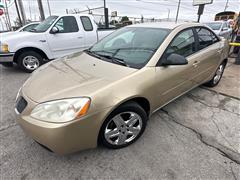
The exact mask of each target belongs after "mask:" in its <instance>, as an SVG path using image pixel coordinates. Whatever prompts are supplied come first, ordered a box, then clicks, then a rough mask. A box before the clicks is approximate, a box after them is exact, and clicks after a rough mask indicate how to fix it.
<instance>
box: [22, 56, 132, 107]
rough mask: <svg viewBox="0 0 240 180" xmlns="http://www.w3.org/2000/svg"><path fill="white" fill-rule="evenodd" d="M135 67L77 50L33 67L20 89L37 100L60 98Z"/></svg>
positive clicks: (103, 85) (107, 82)
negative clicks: (36, 67) (38, 66)
mask: <svg viewBox="0 0 240 180" xmlns="http://www.w3.org/2000/svg"><path fill="white" fill-rule="evenodd" d="M135 71H137V70H136V69H133V68H129V67H125V66H121V65H118V64H113V63H110V62H106V61H103V60H100V59H97V58H94V57H92V56H90V55H88V54H86V53H77V54H74V55H73V56H71V57H69V56H68V57H65V58H62V59H59V60H55V61H52V62H50V63H48V64H46V65H44V66H43V67H40V68H39V69H38V70H36V71H35V72H34V73H33V74H32V75H31V77H30V78H29V79H28V80H27V81H26V82H25V84H24V85H23V87H22V93H23V94H24V95H25V96H27V97H28V98H30V99H31V100H33V101H35V102H38V103H41V102H46V101H51V100H56V99H62V98H71V97H80V96H89V97H91V95H93V94H94V93H96V92H97V91H98V90H101V89H102V88H106V87H107V86H109V85H111V84H112V83H114V82H116V81H118V80H120V79H122V78H124V77H126V76H128V75H129V74H131V73H133V72H135Z"/></svg>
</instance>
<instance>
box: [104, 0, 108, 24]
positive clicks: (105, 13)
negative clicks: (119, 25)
mask: <svg viewBox="0 0 240 180" xmlns="http://www.w3.org/2000/svg"><path fill="white" fill-rule="evenodd" d="M103 3H104V5H103V7H104V17H105V28H108V27H109V25H108V8H106V0H103Z"/></svg>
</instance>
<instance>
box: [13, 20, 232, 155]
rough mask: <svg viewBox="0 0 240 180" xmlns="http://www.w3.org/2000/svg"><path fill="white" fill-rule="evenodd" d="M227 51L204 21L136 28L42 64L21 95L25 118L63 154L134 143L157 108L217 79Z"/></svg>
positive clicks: (30, 129)
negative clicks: (200, 22)
mask: <svg viewBox="0 0 240 180" xmlns="http://www.w3.org/2000/svg"><path fill="white" fill-rule="evenodd" d="M227 53H228V45H227V42H226V40H224V39H221V38H219V37H218V36H216V35H215V34H214V32H212V31H211V30H210V29H209V28H207V27H205V26H204V25H201V24H195V23H182V24H175V23H150V24H138V25H132V26H128V27H125V28H122V29H120V30H117V31H115V32H114V33H112V34H111V35H109V36H107V37H105V38H104V39H102V40H101V41H100V42H98V43H97V44H95V45H94V46H92V47H91V48H89V49H88V50H86V51H84V52H80V53H77V54H74V55H72V56H68V57H65V58H62V59H59V60H55V61H52V62H50V63H48V64H46V65H44V66H42V67H41V68H39V69H38V70H36V71H35V72H34V73H33V74H32V75H31V77H30V78H29V79H28V80H27V81H26V82H25V83H24V85H23V86H22V88H21V89H20V91H19V93H18V96H17V100H16V106H15V111H16V114H17V119H18V122H19V124H20V125H21V127H22V128H23V129H24V131H25V132H26V133H27V134H29V135H30V136H31V137H32V138H33V139H34V140H35V141H37V142H38V143H40V144H41V145H43V146H45V147H47V148H48V149H50V150H51V151H53V152H56V153H58V154H66V153H72V152H76V151H79V150H83V149H87V148H94V147H96V146H97V145H98V144H101V145H104V146H106V147H108V148H113V149H117V148H122V147H126V146H128V145H130V144H132V143H133V142H135V141H136V140H137V139H138V138H139V137H140V136H141V135H142V134H143V132H144V130H145V127H146V125H147V121H148V118H149V116H150V115H151V114H152V113H153V112H155V111H156V110H158V109H159V108H161V107H163V106H164V105H166V104H167V103H169V102H170V101H172V100H174V99H176V98H177V97H179V96H181V95H182V94H184V93H186V92H188V91H189V90H191V89H193V88H195V87H197V86H199V85H201V84H206V85H208V86H215V85H217V84H218V83H219V81H220V79H221V77H222V74H223V71H224V68H225V66H226V63H227Z"/></svg>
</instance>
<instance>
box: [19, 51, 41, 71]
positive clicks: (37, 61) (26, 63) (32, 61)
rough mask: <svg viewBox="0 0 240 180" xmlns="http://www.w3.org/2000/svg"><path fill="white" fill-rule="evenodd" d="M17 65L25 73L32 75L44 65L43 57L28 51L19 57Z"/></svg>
mask: <svg viewBox="0 0 240 180" xmlns="http://www.w3.org/2000/svg"><path fill="white" fill-rule="evenodd" d="M17 63H18V66H19V67H20V68H21V69H22V70H23V71H25V72H27V73H31V72H33V71H34V70H36V69H37V68H38V67H39V66H41V65H42V64H43V57H42V56H41V55H40V54H38V53H37V52H34V51H27V52H23V53H22V54H20V55H19V57H18V59H17Z"/></svg>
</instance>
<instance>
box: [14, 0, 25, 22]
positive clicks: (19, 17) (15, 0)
mask: <svg viewBox="0 0 240 180" xmlns="http://www.w3.org/2000/svg"><path fill="white" fill-rule="evenodd" d="M14 3H15V6H16V11H17V15H18V19H19V23H20V26H23V23H22V19H21V16H20V12H19V9H18V4H17V0H14Z"/></svg>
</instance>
